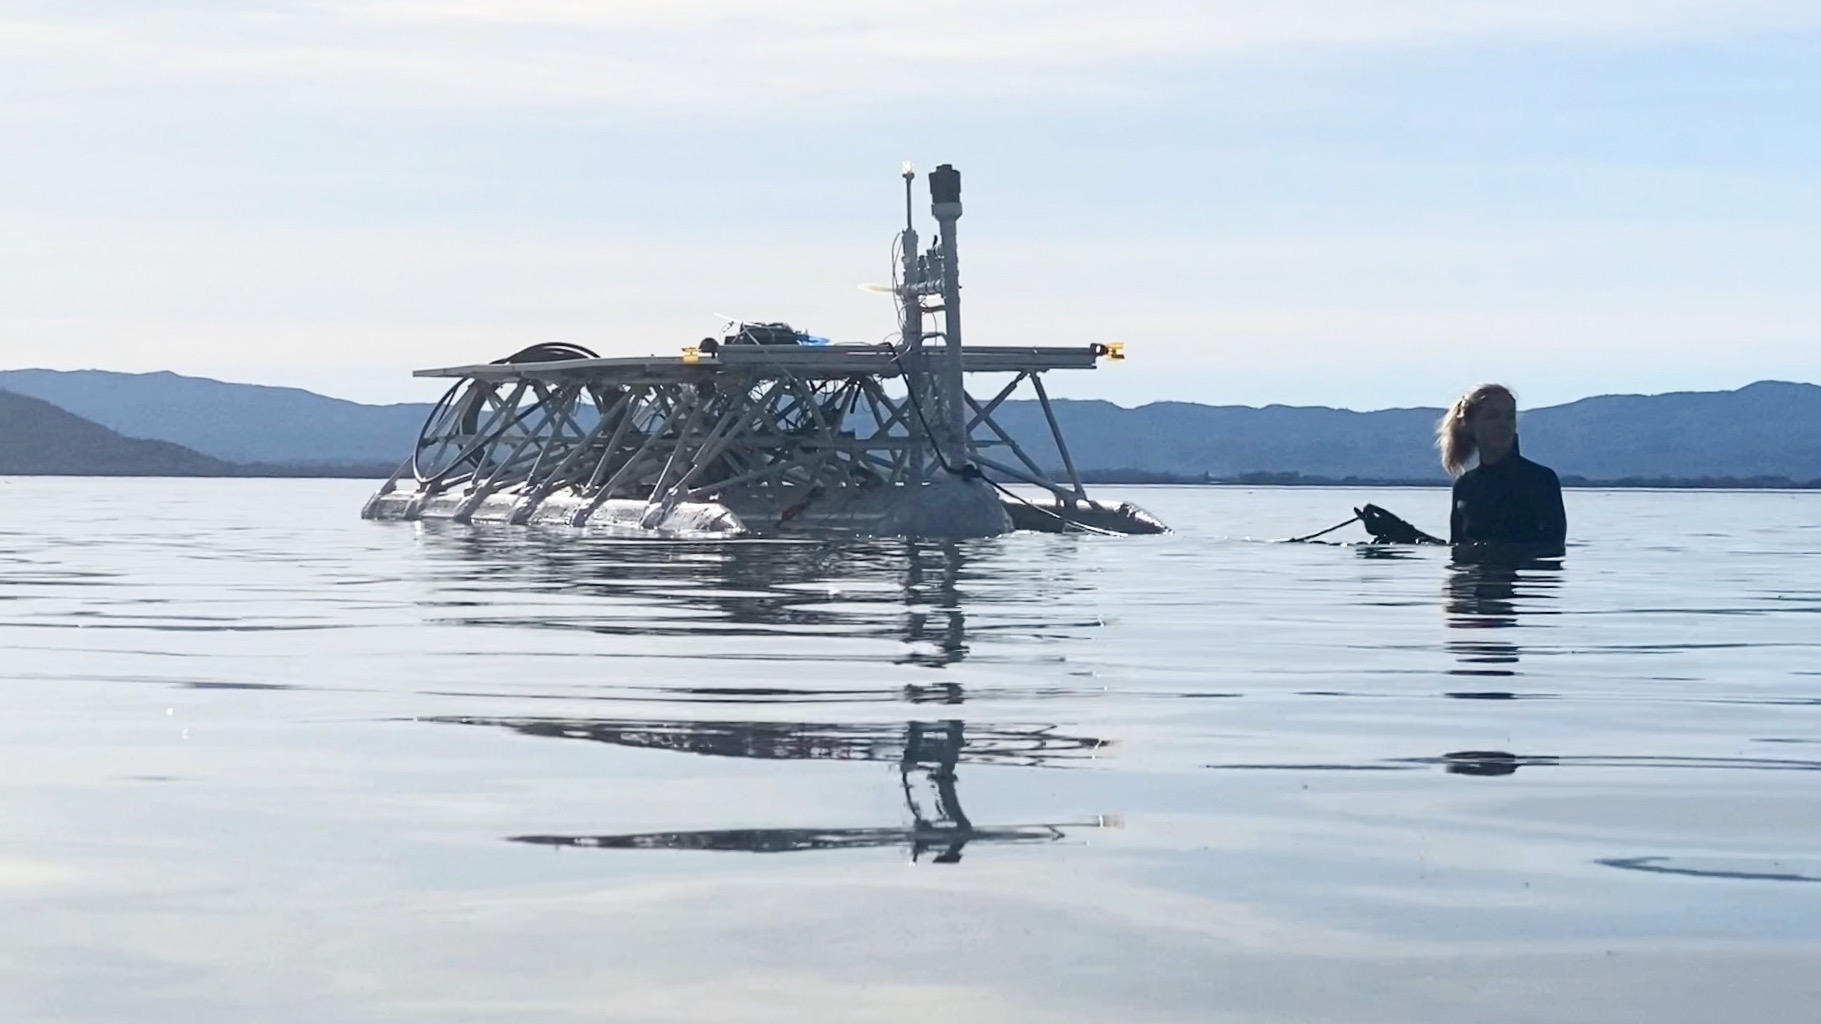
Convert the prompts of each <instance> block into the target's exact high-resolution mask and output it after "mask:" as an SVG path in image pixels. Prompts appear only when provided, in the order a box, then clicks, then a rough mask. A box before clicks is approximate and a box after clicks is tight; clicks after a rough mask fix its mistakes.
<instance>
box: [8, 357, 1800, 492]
mask: <svg viewBox="0 0 1821 1024" xmlns="http://www.w3.org/2000/svg"><path fill="white" fill-rule="evenodd" d="M0 389H4V390H5V391H11V392H14V393H16V394H17V395H23V396H30V397H32V398H36V399H41V400H42V402H38V403H33V404H30V405H23V404H20V403H19V402H17V401H14V402H9V403H8V404H7V405H6V406H4V408H5V409H6V410H7V415H9V416H13V417H17V419H15V420H13V421H9V422H14V423H17V424H18V425H19V426H18V427H17V428H15V429H26V428H29V430H27V431H26V433H27V434H28V435H29V436H30V437H32V438H35V439H36V440H34V441H32V442H31V443H29V444H26V445H25V447H23V448H21V447H19V446H18V445H17V444H12V443H9V445H8V447H7V448H6V449H4V451H7V452H11V453H13V454H12V455H9V456H7V457H6V458H4V459H0V473H9V472H10V473H27V472H51V471H56V470H54V469H27V468H17V467H19V466H24V465H33V466H53V467H54V466H56V465H58V464H59V458H58V455H57V452H58V451H59V450H60V446H63V445H64V442H63V441H62V440H60V438H63V437H64V436H65V435H67V436H68V437H70V438H75V437H77V436H78V433H77V432H74V428H73V427H72V425H71V424H70V422H69V420H72V419H74V417H71V416H67V415H65V416H64V417H62V418H58V417H57V416H56V415H55V414H56V413H58V412H60V411H61V412H62V413H64V414H70V413H73V414H74V415H75V416H78V417H82V418H83V419H86V420H89V421H93V422H92V423H91V424H90V426H91V427H93V426H95V425H97V424H98V425H99V428H97V429H100V428H105V430H104V433H105V432H106V431H112V432H113V434H114V435H115V436H116V439H117V440H119V441H127V440H130V439H134V438H140V439H149V440H152V441H162V442H170V443H171V444H174V445H181V446H183V448H186V449H190V450H191V451H190V452H189V453H188V454H189V455H194V456H196V457H197V458H199V459H204V460H211V461H205V462H180V461H178V459H179V456H178V455H177V454H176V453H175V452H170V451H166V452H165V453H164V455H162V456H160V458H167V459H170V460H172V461H170V462H169V463H168V464H169V465H171V466H173V467H176V466H179V465H184V466H192V467H203V466H206V465H210V464H221V469H220V470H219V471H220V472H222V473H223V474H228V473H232V474H245V473H247V472H249V470H248V469H247V468H246V467H245V466H244V465H225V464H228V463H233V464H245V463H261V464H265V465H264V466H262V467H261V469H262V470H264V471H271V472H280V473H284V474H286V475H291V474H295V473H310V472H328V471H330V470H331V468H332V467H350V466H360V467H363V471H364V472H367V473H372V472H380V470H378V469H376V468H374V467H378V466H385V467H387V468H390V467H391V466H396V465H397V464H398V463H399V462H400V461H402V460H403V458H404V457H405V456H406V455H408V454H409V453H410V451H411V449H412V445H413V442H414V441H415V439H416V436H417V432H418V430H419V429H420V428H421V427H422V425H423V421H424V418H425V417H426V416H427V415H428V414H429V411H430V406H429V405H426V404H401V405H383V406H375V405H362V404H359V403H356V402H348V401H342V400H340V399H334V398H326V397H324V396H322V395H317V394H313V393H311V392H308V391H302V390H298V389H296V388H275V387H264V386H259V385H252V384H228V383H223V382H220V381H213V380H205V379H201V378H195V377H183V376H179V375H177V374H174V373H150V374H125V373H111V372H106V371H100V370H82V371H53V370H9V371H0ZM44 402H49V403H51V404H52V405H54V406H56V407H59V408H58V409H50V408H48V407H46V406H44V404H43V403H44ZM1055 407H1056V416H1057V419H1058V420H1059V421H1060V422H1061V424H1062V427H1063V431H1064V434H1065V436H1066V437H1067V439H1068V444H1069V449H1070V454H1071V455H1072V456H1073V458H1074V461H1075V464H1076V465H1077V466H1078V467H1080V468H1081V469H1082V470H1083V471H1084V472H1091V473H1095V474H1096V475H1101V476H1106V475H1108V474H1113V475H1117V472H1123V473H1126V474H1128V475H1129V476H1130V477H1131V478H1147V477H1149V478H1157V479H1169V478H1186V479H1201V478H1203V477H1204V475H1205V476H1206V477H1208V478H1213V479H1233V478H1240V477H1245V476H1247V475H1248V474H1251V475H1254V478H1259V479H1263V477H1261V476H1259V475H1260V474H1284V475H1293V474H1300V475H1301V477H1303V478H1324V479H1334V480H1342V479H1347V478H1355V479H1362V480H1406V481H1435V482H1439V481H1441V480H1443V479H1445V478H1444V476H1443V474H1442V471H1441V468H1440V467H1439V465H1437V463H1436V458H1435V450H1434V443H1433V437H1434V430H1435V423H1436V421H1437V419H1439V418H1440V416H1441V414H1442V410H1441V409H1385V410H1380V411H1376V412H1352V411H1349V410H1345V409H1330V408H1326V407H1321V406H1316V407H1292V406H1282V405H1271V406H1266V407H1264V408H1252V407H1249V406H1207V405H1197V404H1194V403H1189V402H1154V403H1151V404H1149V405H1144V406H1140V407H1138V408H1136V409H1126V408H1122V407H1120V406H1117V405H1114V404H1112V403H1110V402H1101V401H1069V400H1063V401H1057V402H1056V403H1055ZM996 419H997V420H998V421H999V423H1000V424H1001V425H1002V426H1004V427H1005V428H1006V430H1007V431H1008V432H1009V433H1010V434H1012V436H1014V437H1016V438H1018V439H1019V441H1020V443H1022V444H1024V445H1025V446H1026V447H1027V448H1028V449H1029V450H1030V452H1031V454H1032V457H1033V458H1035V459H1036V460H1037V461H1038V462H1039V463H1044V464H1048V465H1057V466H1059V465H1060V464H1061V459H1060V457H1059V456H1058V455H1057V453H1056V451H1055V448H1054V446H1053V445H1052V444H1050V443H1049V440H1048V438H1049V430H1048V427H1047V425H1046V424H1045V422H1044V418H1043V411H1042V409H1041V407H1039V406H1038V405H1037V403H1035V402H1029V401H1026V402H1006V403H1005V404H1004V405H1002V406H1001V407H1000V410H999V412H998V413H997V414H996ZM77 422H80V421H77ZM33 423H37V424H38V425H37V426H31V424H33ZM53 423H54V424H56V425H55V426H51V424H53ZM1520 430H1521V434H1522V437H1523V445H1524V452H1525V454H1527V455H1529V456H1530V457H1532V458H1534V459H1537V460H1538V461H1540V462H1543V463H1546V464H1547V465H1550V466H1553V467H1554V468H1555V469H1556V470H1557V471H1558V472H1559V473H1561V474H1562V475H1563V476H1564V477H1575V478H1583V479H1587V480H1595V481H1610V480H1620V479H1626V478H1631V479H1647V480H1696V479H1701V478H1710V479H1711V478H1728V479H1749V478H1785V479H1788V480H1792V481H1796V482H1803V483H1807V482H1810V481H1816V480H1821V387H1818V386H1816V385H1813V384H1797V383H1784V382H1778V381H1760V382H1759V383H1756V384H1752V385H1749V386H1747V387H1743V388H1739V389H1738V390H1735V391H1710V392H1677V393H1672V394H1663V395H1606V396H1601V397H1598V398H1587V399H1583V400H1581V401H1578V402H1571V403H1569V404H1567V405H1558V406H1551V407H1548V408H1543V409H1533V410H1529V411H1527V412H1525V413H1524V414H1523V418H1522V422H1521V424H1520ZM9 434H13V431H12V430H9ZM120 435H124V436H120ZM16 436H17V435H16ZM80 436H82V437H85V438H90V440H89V441H85V442H84V443H85V444H91V448H90V449H88V450H89V451H91V452H99V451H100V450H101V449H99V448H95V447H93V445H98V444H100V441H99V440H95V439H94V438H95V437H96V436H98V435H90V434H82V435H80ZM139 451H142V452H149V451H150V449H142V450H139ZM161 451H162V449H161ZM16 458H17V459H25V460H26V461H15V459H16ZM66 464H67V463H66ZM88 471H91V472H108V470H100V469H97V470H88ZM201 471H202V470H201V469H200V468H198V469H197V472H201ZM1116 471H1117V472H1116ZM172 472H179V470H177V469H173V470H172ZM183 472H188V471H187V470H184V471H183ZM1286 478H1287V477H1286Z"/></svg>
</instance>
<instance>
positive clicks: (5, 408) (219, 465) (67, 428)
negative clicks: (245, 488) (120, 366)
mask: <svg viewBox="0 0 1821 1024" xmlns="http://www.w3.org/2000/svg"><path fill="white" fill-rule="evenodd" d="M236 472H238V469H237V467H235V466H233V465H230V464H229V463H226V462H223V461H221V460H220V459H211V458H209V457H208V456H207V455H203V454H200V453H198V452H193V451H191V450H189V449H188V448H184V447H182V446H181V445H175V444H172V443H170V442H169V441H144V440H140V439H138V438H132V437H122V436H120V435H119V434H116V433H115V432H113V431H112V430H109V429H108V428H106V427H104V426H101V425H100V424H98V423H91V422H89V421H88V420H85V419H83V418H82V417H80V416H74V415H71V414H70V413H68V412H65V411H64V410H62V409H59V408H57V407H56V406H54V405H52V404H50V403H49V402H46V401H43V400H41V399H37V398H31V397H28V396H26V395H16V394H13V393H12V392H10V391H0V475H6V476H27V475H39V474H58V475H69V476H227V475H232V474H235V473H236Z"/></svg>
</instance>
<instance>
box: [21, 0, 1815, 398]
mask: <svg viewBox="0 0 1821 1024" xmlns="http://www.w3.org/2000/svg"><path fill="white" fill-rule="evenodd" d="M904 159H911V160H914V161H915V162H916V163H917V164H918V166H919V167H920V168H922V169H927V168H929V167H931V166H933V165H934V164H936V163H939V162H952V163H954V164H955V165H956V166H958V167H959V168H960V169H961V170H962V173H963V177H964V182H965V186H964V189H965V191H964V197H965V200H966V208H967V212H966V214H965V216H964V217H963V219H962V222H961V231H960V238H961V243H962V255H963V279H964V281H965V282H966V284H967V292H966V295H967V303H966V307H965V309H966V312H967V323H968V327H969V330H968V338H969V340H970V341H975V342H981V343H1001V344H1034V343H1083V342H1089V341H1111V340H1121V341H1125V342H1127V343H1128V346H1129V351H1130V354H1131V357H1132V358H1131V359H1130V360H1128V361H1127V362H1126V363H1124V364H1123V365H1118V366H1112V367H1106V368H1103V369H1101V370H1099V371H1096V372H1094V373H1080V374H1073V375H1070V374H1065V373H1057V374H1052V375H1051V377H1050V380H1051V382H1052V388H1053V389H1054V390H1055V391H1058V392H1061V393H1063V394H1069V395H1078V396H1088V395H1092V396H1099V397H1106V398H1112V399H1114V400H1116V401H1120V402H1122V403H1124V404H1137V403H1140V402H1143V401H1148V400H1152V399H1162V398H1172V399H1185V400H1192V401H1201V402H1219V403H1245V404H1263V403H1267V402H1287V403H1319V404H1333V405H1346V406H1352V407H1355V408H1378V407H1383V406H1388V405H1437V404H1442V403H1443V402H1445V401H1446V400H1447V399H1448V398H1450V397H1451V396H1452V394H1453V393H1454V392H1456V391H1457V390H1459V389H1460V388H1461V387H1462V386H1464V385H1467V384H1471V383H1474V382H1476V381H1478V380H1481V379H1486V378H1492V379H1501V380H1506V381H1508V382H1509V383H1511V384H1513V385H1515V386H1516V387H1517V389H1518V390H1519V392H1520V395H1521V397H1522V398H1523V399H1524V401H1525V404H1526V405H1543V404H1552V403H1554V402H1559V401H1565V400H1569V399H1573V398H1578V397H1581V396H1584V395H1587V394H1593V393H1601V392H1610V391H1627V392H1656V391H1664V390H1676V389H1688V388H1720V387H1733V386H1736V385H1739V384H1744V383H1747V382H1750V381H1752V380H1757V379H1761V378H1767V377H1769V378H1780V379H1787V380H1810V381H1821V344H1818V342H1821V170H1818V168H1821V3H1817V2H1815V0H1794V2H1781V0H1448V2H1446V3H1437V2H1434V0H1418V2H1401V0H1270V2H1265V0H1253V2H1237V0H1197V2H1178V0H1121V2H1120V3H1118V4H1113V3H1107V2H1104V0H1101V2H1094V3H1087V2H1079V0H1042V2H1037V0H1007V2H997V3H979V2H977V3H968V4H963V3H956V2H948V0H923V2H919V3H915V4H894V3H880V2H871V3H857V2H852V0H849V2H843V3H835V2H828V0H786V2H782V3H780V2H778V0H768V2H762V3H761V2H747V0H696V2H685V0H669V2H662V3H659V2H651V3H616V2H613V0H465V2H438V0H240V2H233V3H220V2H214V0H173V2H164V3H156V4H154V3H145V2H140V0H54V2H53V0H45V2H35V0H0V368H12V367H25V366H51V367H61V368H78V367H101V368H106V369H119V370H153V369H172V370H177V371H179V372H184V373H192V374H200V375H206V376H215V377H221V378H225V379H232V380H245V381H254V382H259V383H272V384H293V385H297V386H302V387H308V388H312V389H315V390H319V391H323V392H326V393H330V394H336V395H341V396H345V397H351V398H357V399H361V400H366V401H392V400H415V399H422V398H424V397H426V396H427V395H429V394H432V393H434V391H435V390H436V389H435V388H434V387H433V386H431V385H429V384H426V383H424V382H418V381H414V380H412V379H411V378H410V376H409V371H410V370H411V369H413V368H416V367H421V366H434V365H447V364H451V363H461V362H472V361H481V360H486V359H491V358H494V357H497V356H500V355H503V354H505V353H507V352H510V351H512V350H514V349H517V348H519V347H522V346H523V345H525V344H528V343H531V342H534V341H540V340H550V339H567V340H572V341H576V342H580V343H582V344H586V345H589V346H591V347H593V348H595V349H596V350H597V351H599V352H601V353H602V354H610V355H635V354H646V353H652V352H661V353H672V352H675V351H676V350H677V349H678V348H679V347H680V346H682V345H685V344H688V343H689V342H691V341H693V340H694V339H696V338H699V337H701V336H702V335H703V334H705V333H707V332H709V331H712V330H713V329H714V328H715V327H716V326H717V325H716V323H715V321H714V319H713V314H715V313H717V312H726V313H730V314H733V315H737V316H743V317H749V318H755V319H787V320H789V321H790V322H791V323H793V324H796V325H797V326H799V327H802V328H805V329H808V330H811V331H814V332H816V333H819V334H825V335H828V336H831V337H833V338H835V339H836V340H847V341H876V340H878V339H879V338H881V337H882V336H884V335H885V334H887V333H888V332H889V331H890V330H891V327H892V325H891V319H892V314H891V309H890V302H889V300H888V299H886V298H883V297H880V296H877V295H870V294H866V293H864V292H861V291H860V290H858V289H857V288H856V287H855V286H856V285H857V284H859V283H860V282H864V281H880V280H885V279H887V277H888V274H889V263H888V247H889V244H890V241H891V236H892V233H893V232H894V231H895V230H896V228H897V226H898V221H899V219H900V217H901V198H900V195H899V191H898V190H899V187H900V185H899V180H898V177H897V171H898V166H899V162H900V161H901V160H904ZM918 206H919V208H920V211H921V212H923V213H925V214H926V213H927V200H926V193H925V194H924V197H923V198H920V199H919V203H918Z"/></svg>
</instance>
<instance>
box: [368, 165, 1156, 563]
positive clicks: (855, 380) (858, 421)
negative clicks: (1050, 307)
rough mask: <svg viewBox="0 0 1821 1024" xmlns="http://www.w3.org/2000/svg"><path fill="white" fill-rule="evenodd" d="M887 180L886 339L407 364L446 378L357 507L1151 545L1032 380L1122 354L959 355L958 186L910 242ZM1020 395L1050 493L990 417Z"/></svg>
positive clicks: (731, 532)
mask: <svg viewBox="0 0 1821 1024" xmlns="http://www.w3.org/2000/svg"><path fill="white" fill-rule="evenodd" d="M903 178H904V189H905V227H904V230H903V232H902V233H901V234H900V235H899V237H898V241H897V246H896V250H895V255H894V277H895V280H894V281H893V284H892V286H891V287H890V289H889V291H890V292H891V294H892V295H893V296H894V297H895V299H896V302H897V308H898V327H899V330H898V336H897V340H896V341H895V342H887V343H883V344H879V345H841V344H834V345H829V344H815V343H813V342H815V341H817V340H818V339H811V338H808V337H807V336H801V335H796V334H794V333H793V332H789V331H788V329H781V328H782V325H757V326H758V327H759V328H763V329H762V330H754V329H743V328H742V327H740V326H739V325H736V327H735V329H734V331H733V333H732V334H730V335H729V336H728V337H726V338H725V339H719V340H717V339H706V340H704V341H703V342H702V343H700V344H698V345H695V346H691V347H688V348H685V349H683V350H682V352H681V353H680V354H678V355H674V356H643V357H622V358H601V357H598V356H596V355H595V354H594V353H593V352H591V351H588V350H587V349H584V348H581V347H580V346H575V345H568V344H554V345H537V346H533V347H531V348H528V349H525V350H524V351H522V352H519V353H517V354H515V355H512V356H508V357H506V358H505V359H501V360H498V361H496V362H492V363H484V364H478V365H468V366H451V367H444V368H439V369H428V370H419V371H417V373H416V376H419V377H436V378H452V379H454V380H455V381H456V383H455V384H454V386H452V387H451V388H450V389H449V391H448V392H447V393H446V394H445V395H444V396H443V399H442V401H441V402H439V403H438V404H437V406H436V407H435V409H434V410H433V411H432V412H431V414H430V417H429V419H428V420H427V421H426V422H425V424H424V428H423V431H422V433H421V434H420V435H419V437H418V441H417V446H416V450H415V451H414V452H412V454H411V456H410V457H409V458H408V459H406V460H405V461H404V463H403V464H402V465H401V466H400V467H399V469H398V471H397V472H396V473H394V474H393V476H392V478H391V479H389V480H388V481H386V483H385V484H384V486H382V487H381V488H380V490H379V492H378V493H376V494H375V495H374V496H373V497H372V498H371V499H370V500H369V501H368V502H367V504H366V507H365V508H364V509H363V511H362V515H363V516H364V517H366V518H369V519H407V520H409V519H450V520H456V521H460V522H503V523H513V524H547V525H564V526H574V527H581V526H588V527H596V528H599V527H606V528H608V529H612V530H620V531H630V532H637V533H645V534H651V535H658V536H678V537H713V536H742V535H750V534H758V535H765V534H778V533H788V532H793V531H799V530H837V531H845V532H851V533H858V534H869V535H881V536H897V535H902V536H921V537H984V536H993V535H996V534H1000V533H1005V532H1007V531H1010V530H1014V529H1030V530H1047V531H1053V532H1055V531H1063V530H1085V531H1089V532H1103V533H1117V534H1132V533H1161V532H1163V531H1164V529H1165V527H1164V525H1163V524H1162V523H1161V522H1159V521H1158V520H1157V519H1155V518H1153V517H1152V516H1150V515H1149V514H1148V513H1146V512H1144V511H1143V510H1142V509H1139V508H1137V507H1136V506H1133V505H1131V504H1129V503H1121V504H1116V505H1114V504H1103V503H1100V502H1096V501H1094V500H1092V499H1091V498H1089V497H1088V494H1087V489H1086V488H1085V487H1084V486H1083V484H1082V480H1081V474H1080V472H1079V471H1078V470H1077V468H1076V466H1075V464H1074V461H1073V459H1072V458H1071V456H1070V454H1069V449H1068V444H1067V442H1066V440H1065V439H1064V438H1063V435H1062V428H1061V426H1060V424H1059V423H1058V422H1057V419H1056V414H1055V410H1054V408H1053V407H1052V405H1051V402H1050V398H1049V394H1048V392H1047V391H1046V390H1045V389H1044V386H1043V379H1042V375H1043V374H1045V373H1047V372H1049V371H1051V370H1076V369H1080V370H1086V369H1093V368H1094V367H1095V366H1096V365H1098V364H1099V362H1100V361H1101V360H1103V359H1112V360H1117V359H1121V358H1123V356H1124V352H1123V350H1122V347H1121V346H1120V345H1118V344H1091V345H1074V346H1032V347H1012V346H991V345H986V346H982V345H972V346H963V345H962V341H961V283H960V276H959V272H958V263H959V261H958V256H957V249H956V237H955V228H956V222H957V221H958V220H959V219H960V217H961V176H960V174H959V172H957V171H956V170H955V169H954V168H953V167H951V166H949V165H947V164H944V165H942V166H941V167H938V168H937V169H936V171H935V172H934V173H933V174H931V175H930V198H931V213H932V215H933V216H934V217H935V219H936V222H937V224H938V225H939V231H938V234H937V240H936V242H935V243H934V244H932V245H931V246H930V247H929V248H928V249H927V250H925V251H919V249H918V237H917V231H916V228H915V223H914V217H913V215H912V202H913V199H912V196H913V185H914V181H915V173H914V172H913V171H912V170H911V168H910V166H909V165H908V164H907V165H906V166H905V169H904V173H903ZM970 373H971V374H992V375H998V376H1000V377H1004V376H1009V378H1010V379H1009V381H1008V382H1007V383H1005V384H1003V386H1001V387H999V388H998V390H997V391H996V393H994V394H993V395H992V397H991V398H988V399H986V400H985V401H981V400H980V399H978V398H976V397H975V396H973V395H971V394H969V393H968V391H967V388H966V386H965V383H964V379H965V376H966V375H967V374H970ZM1027 388H1028V390H1029V392H1030V393H1032V394H1034V396H1035V397H1036V399H1037V401H1038V402H1039V403H1040V405H1041V407H1042V409H1043V413H1044V418H1045V420H1046V422H1047V424H1048V427H1049V431H1050V438H1051V440H1052V441H1053V442H1054V444H1055V448H1056V452H1057V455H1058V456H1059V458H1060V461H1061V467H1060V468H1061V476H1062V479H1060V480H1059V479H1056V476H1057V474H1056V473H1055V472H1054V471H1053V470H1052V469H1051V468H1049V467H1046V466H1043V465H1042V464H1040V463H1039V462H1038V461H1037V459H1036V458H1033V457H1032V455H1031V453H1030V452H1029V451H1028V450H1027V449H1026V448H1025V446H1024V445H1022V444H1020V443H1019V441H1018V440H1016V439H1014V438H1013V437H1012V435H1011V434H1010V433H1008V432H1007V431H1006V430H1005V429H1004V428H1003V427H1002V426H1000V424H999V423H998V422H996V421H995V419H994V413H995V412H997V411H998V410H999V409H1000V407H1001V406H1002V405H1003V404H1004V403H1005V401H1006V400H1007V399H1009V398H1011V397H1012V396H1013V395H1015V394H1019V393H1020V392H1022V391H1024V390H1026V389H1027ZM1008 483H1010V484H1014V485H1017V484H1022V485H1025V487H1024V491H1025V492H1027V493H1019V492H1017V491H1013V490H1012V489H1011V488H1009V487H1007V486H1006V484H1008ZM1031 487H1035V488H1038V489H1039V492H1037V493H1032V492H1030V488H1031Z"/></svg>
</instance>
